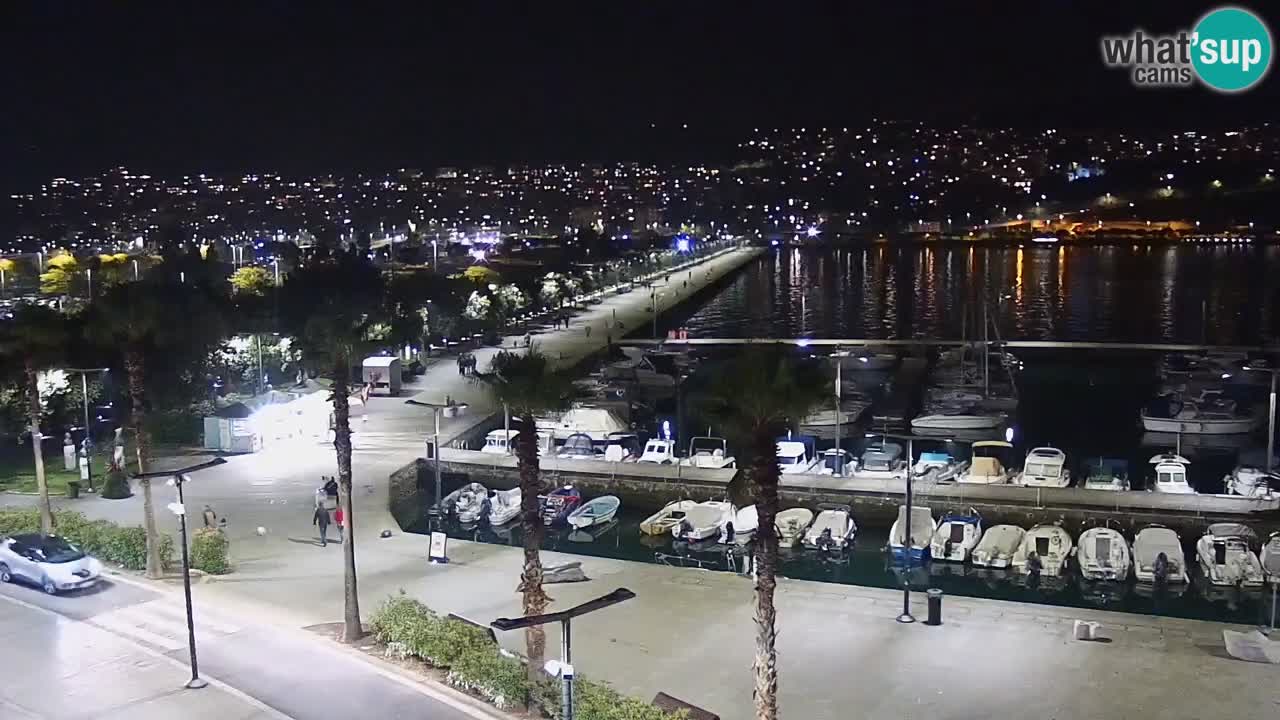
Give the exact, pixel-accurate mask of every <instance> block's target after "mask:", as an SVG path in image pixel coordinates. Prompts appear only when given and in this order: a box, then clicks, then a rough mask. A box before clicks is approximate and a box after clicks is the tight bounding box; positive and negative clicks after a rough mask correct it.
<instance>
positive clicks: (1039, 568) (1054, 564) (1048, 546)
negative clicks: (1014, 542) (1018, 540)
mask: <svg viewBox="0 0 1280 720" xmlns="http://www.w3.org/2000/svg"><path fill="white" fill-rule="evenodd" d="M1071 548H1072V542H1071V534H1070V533H1068V532H1067V531H1066V530H1063V529H1062V528H1060V527H1058V526H1057V525H1036V526H1035V527H1033V528H1031V529H1030V530H1028V531H1027V535H1026V537H1024V538H1023V539H1022V545H1020V546H1019V547H1018V551H1017V552H1016V553H1014V554H1013V567H1014V569H1015V570H1018V571H1019V572H1021V573H1022V574H1023V575H1039V576H1041V577H1058V576H1060V575H1062V571H1063V570H1065V569H1066V567H1067V558H1069V557H1071Z"/></svg>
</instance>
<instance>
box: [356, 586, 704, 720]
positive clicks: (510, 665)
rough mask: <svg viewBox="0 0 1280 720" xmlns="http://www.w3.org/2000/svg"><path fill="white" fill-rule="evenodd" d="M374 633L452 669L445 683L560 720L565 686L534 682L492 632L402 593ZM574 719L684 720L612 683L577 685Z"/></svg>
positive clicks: (392, 649) (390, 645)
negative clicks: (442, 614)
mask: <svg viewBox="0 0 1280 720" xmlns="http://www.w3.org/2000/svg"><path fill="white" fill-rule="evenodd" d="M370 626H371V627H372V628H373V632H374V635H375V636H376V637H377V639H378V641H379V642H381V643H383V644H385V645H386V646H387V653H388V654H389V655H392V656H394V657H397V658H401V659H403V658H410V657H412V658H417V659H419V660H423V661H425V662H427V663H428V664H430V665H431V666H433V667H436V668H440V669H442V670H445V671H447V672H446V674H445V680H446V681H447V682H448V683H449V684H451V685H453V686H455V687H458V688H461V689H463V690H467V691H469V692H473V693H475V694H476V695H479V696H480V697H482V698H484V699H486V700H488V701H489V702H491V703H493V704H494V705H495V706H497V707H498V708H499V709H504V710H505V709H511V708H515V707H519V706H521V705H524V704H525V703H526V702H528V701H529V700H530V699H532V700H533V703H534V705H535V706H536V707H538V708H540V709H541V710H542V712H543V713H544V714H545V716H546V717H550V718H556V719H558V718H560V717H561V707H560V683H559V681H556V680H553V679H551V678H544V679H539V680H537V681H534V682H532V683H530V681H529V679H528V676H527V673H526V669H525V666H524V664H523V663H521V662H520V661H518V660H515V659H513V658H510V657H506V656H504V655H503V654H502V653H500V652H499V651H498V648H497V647H496V646H494V644H493V642H492V640H490V639H489V636H488V634H487V633H486V632H485V631H484V630H482V629H480V628H477V627H474V626H472V625H468V624H467V623H463V622H459V621H457V620H449V619H447V618H442V617H440V615H438V614H437V613H435V612H434V611H432V610H431V608H428V607H427V606H426V605H423V604H422V603H420V602H418V601H417V600H414V599H412V598H410V597H407V596H406V595H405V594H404V592H403V591H401V593H400V594H399V595H396V596H393V597H391V598H388V599H387V601H386V602H385V603H383V605H382V607H381V608H379V609H378V611H377V612H375V613H374V615H373V617H372V618H371V620H370ZM574 692H575V695H574V697H575V700H576V702H575V705H576V710H577V712H576V713H575V717H577V718H579V719H580V720H679V719H680V718H685V717H687V714H686V713H684V712H683V711H682V712H680V713H676V714H671V713H667V712H665V711H663V710H661V709H659V708H656V707H654V706H652V705H649V704H648V703H645V702H643V701H641V700H637V699H636V698H633V697H628V696H626V695H622V694H620V693H618V692H617V691H615V690H614V689H612V688H610V687H609V686H607V685H602V684H598V683H593V682H588V681H585V680H582V679H581V678H579V679H577V680H575V681H574Z"/></svg>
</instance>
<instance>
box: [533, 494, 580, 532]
mask: <svg viewBox="0 0 1280 720" xmlns="http://www.w3.org/2000/svg"><path fill="white" fill-rule="evenodd" d="M538 499H539V500H541V501H542V524H543V525H548V526H550V525H563V524H564V523H565V520H566V519H567V518H568V517H569V513H571V512H573V511H574V510H577V509H578V506H579V505H581V504H582V493H580V492H578V488H576V487H574V486H572V485H565V486H564V487H561V488H556V489H555V490H552V491H551V493H550V494H549V495H541V496H539V498H538Z"/></svg>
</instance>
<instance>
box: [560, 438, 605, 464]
mask: <svg viewBox="0 0 1280 720" xmlns="http://www.w3.org/2000/svg"><path fill="white" fill-rule="evenodd" d="M556 459H558V460H603V459H604V448H602V447H598V446H596V444H595V443H593V442H592V441H591V436H590V435H587V434H586V433H574V434H572V435H570V436H569V437H568V438H566V439H565V441H564V444H563V445H561V446H560V447H559V448H557V449H556Z"/></svg>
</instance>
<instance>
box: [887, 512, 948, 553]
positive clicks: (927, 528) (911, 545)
mask: <svg viewBox="0 0 1280 720" xmlns="http://www.w3.org/2000/svg"><path fill="white" fill-rule="evenodd" d="M910 525H911V532H910V535H909V536H908V534H907V508H906V506H905V505H899V506H898V519H897V520H895V521H894V522H893V527H892V528H890V529H889V553H890V554H891V555H892V556H893V560H894V562H898V563H918V562H923V561H924V560H925V559H926V558H928V557H929V543H930V542H932V541H933V534H934V533H935V532H937V530H938V523H936V522H935V521H934V519H933V512H932V511H931V510H930V509H929V508H927V507H920V506H918V505H917V506H913V507H912V508H911V524H910Z"/></svg>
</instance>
